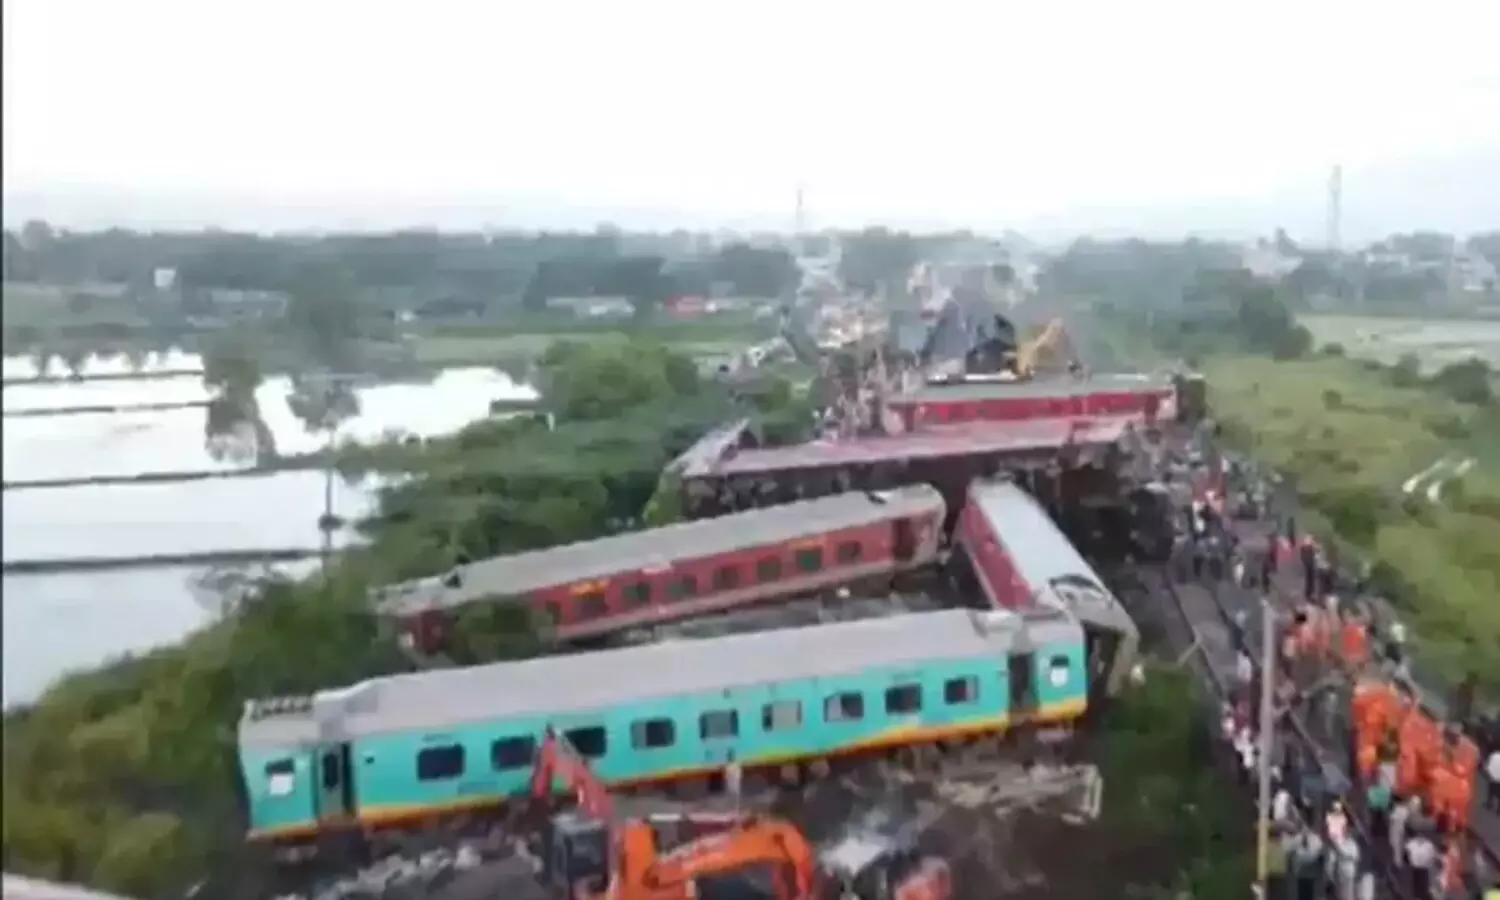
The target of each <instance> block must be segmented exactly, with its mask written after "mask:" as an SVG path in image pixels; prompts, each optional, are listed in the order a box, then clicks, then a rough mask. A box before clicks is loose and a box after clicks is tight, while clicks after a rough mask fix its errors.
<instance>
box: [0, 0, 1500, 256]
mask: <svg viewBox="0 0 1500 900" xmlns="http://www.w3.org/2000/svg"><path fill="white" fill-rule="evenodd" d="M3 10H4V19H5V30H4V33H3V39H4V56H3V61H4V82H3V88H4V118H5V123H4V124H5V128H4V132H3V141H4V157H5V158H4V163H5V165H4V186H5V214H6V221H7V222H11V221H16V220H20V219H25V218H30V217H34V216H35V217H42V218H47V219H48V220H49V221H56V222H59V223H60V224H63V225H66V226H68V227H101V226H108V225H121V226H133V227H171V226H176V227H204V226H210V225H213V226H219V227H226V228H235V229H244V230H262V231H263V230H309V229H320V230H336V229H346V228H359V229H377V228H391V227H402V226H405V227H417V226H424V225H427V226H436V227H440V228H446V229H473V228H480V227H484V226H486V225H491V226H494V227H504V228H516V227H531V228H560V227H572V228H586V227H590V226H592V225H593V224H595V223H596V222H599V221H612V222H615V223H617V224H619V225H621V226H622V227H630V228H658V229H659V228H670V227H676V226H682V227H689V228H705V227H716V226H719V225H724V226H727V227H742V228H744V227H752V228H774V229H776V230H787V229H790V227H791V226H792V222H793V208H794V197H795V194H796V190H797V188H798V187H799V186H802V187H804V188H805V193H806V200H807V214H808V223H809V224H810V225H811V226H812V227H821V226H829V225H835V226H849V225H859V224H865V223H871V222H881V223H886V224H891V225H894V226H898V227H917V228H923V229H928V228H947V227H970V228H973V229H975V230H980V231H998V230H1001V229H1006V228H1010V229H1014V230H1017V231H1020V232H1023V233H1027V234H1036V235H1038V236H1040V237H1043V238H1049V237H1054V236H1057V237H1060V236H1065V235H1069V234H1077V233H1081V232H1106V233H1114V232H1130V233H1139V234H1143V235H1170V234H1181V233H1185V232H1200V233H1203V232H1206V233H1232V234H1256V233H1264V232H1266V231H1268V230H1269V229H1271V228H1274V227H1278V226H1280V227H1285V228H1287V229H1288V231H1290V232H1291V233H1293V234H1294V235H1295V236H1297V237H1299V238H1301V239H1303V240H1320V239H1321V238H1322V235H1323V233H1324V230H1325V225H1324V223H1325V218H1326V214H1325V207H1326V191H1325V184H1326V180H1327V176H1328V172H1329V170H1330V167H1331V166H1332V165H1333V164H1334V163H1341V164H1343V165H1344V167H1345V171H1346V174H1345V200H1344V218H1343V233H1344V235H1345V237H1346V239H1348V240H1351V241H1355V240H1362V239H1368V238H1371V237H1376V236H1380V235H1383V234H1385V233H1388V232H1390V231H1393V230H1406V229H1410V228H1422V227H1433V228H1441V229H1443V230H1447V231H1458V232H1468V231H1473V230H1478V229H1482V228H1486V227H1500V116H1497V115H1495V114H1494V111H1495V110H1500V57H1497V56H1496V55H1495V54H1494V53H1493V48H1492V47H1490V46H1488V41H1490V40H1492V38H1491V36H1492V35H1493V34H1495V33H1500V7H1495V6H1492V5H1488V4H1483V3H1479V2H1477V0H1434V2H1432V3H1428V4H1425V5H1424V6H1423V8H1422V10H1421V13H1422V14H1421V15H1420V16H1414V15H1412V14H1411V12H1410V11H1408V10H1406V9H1404V8H1400V7H1393V8H1391V10H1390V11H1389V12H1382V11H1380V10H1379V9H1375V10H1372V9H1370V8H1369V7H1368V5H1357V4H1355V3H1353V2H1352V0H1327V2H1325V3H1322V4H1316V5H1313V6H1307V5H1299V4H1293V3H1291V2H1290V0H1264V2H1261V3H1258V4H1255V5H1253V6H1252V5H1242V4H1238V3H1224V4H1214V5H1204V4H1202V3H1201V2H1200V3H1192V2H1188V0H1141V2H1138V3H1134V4H1128V5H1124V6H1121V5H1118V4H1112V3H1106V2H1104V0H1072V2H1067V0H1059V2H1057V3H1053V4H1044V5H1041V6H1036V5H1030V6H1021V7H1016V8H1009V7H999V6H985V5H976V4H967V3H957V2H954V0H926V2H924V3H922V4H912V3H902V2H895V3H892V4H889V5H884V6H882V5H873V6H871V5H855V4H853V3H852V2H847V0H827V2H824V3H819V4H793V3H791V2H789V0H768V2H767V3H764V4H761V5H758V6H756V7H755V8H754V9H748V8H744V7H740V6H728V5H724V4H714V3H704V2H702V0H699V2H694V3H689V2H687V0H637V2H636V3H633V4H631V5H629V6H626V7H620V6H611V5H608V4H583V3H580V2H577V0H557V2H555V3H552V4H541V5H526V6H504V5H494V4H460V3H457V2H451V0H439V2H436V3H430V4H426V5H423V6H416V5H407V4H403V3H401V2H400V0H392V3H391V4H389V5H388V6H371V5H370V4H356V3H354V2H353V0H320V2H319V3H317V4H311V5H308V4H293V3H291V2H289V0H264V2H262V3H260V4H257V5H255V6H254V7H246V8H241V7H238V6H227V5H222V4H215V3H203V2H202V0H192V2H190V0H138V2H137V3H133V4H126V5H116V4H107V3H103V2H101V0H7V2H6V3H5V4H4V7H3Z"/></svg>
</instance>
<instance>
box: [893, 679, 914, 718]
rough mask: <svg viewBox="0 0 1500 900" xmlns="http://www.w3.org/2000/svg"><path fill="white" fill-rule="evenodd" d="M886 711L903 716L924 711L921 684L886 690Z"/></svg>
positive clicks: (898, 686) (904, 685)
mask: <svg viewBox="0 0 1500 900" xmlns="http://www.w3.org/2000/svg"><path fill="white" fill-rule="evenodd" d="M885 711H886V712H887V713H888V714H890V715H896V716H902V715H907V714H910V713H915V712H921V711H922V686H921V685H920V684H898V685H896V686H895V687H893V688H886V691H885Z"/></svg>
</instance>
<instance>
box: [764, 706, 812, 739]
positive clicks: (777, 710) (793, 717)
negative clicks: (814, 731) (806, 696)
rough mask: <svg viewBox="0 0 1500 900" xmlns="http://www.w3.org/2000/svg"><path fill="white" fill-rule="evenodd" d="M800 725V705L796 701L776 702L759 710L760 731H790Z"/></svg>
mask: <svg viewBox="0 0 1500 900" xmlns="http://www.w3.org/2000/svg"><path fill="white" fill-rule="evenodd" d="M801 724H802V704H801V703H800V702H799V701H797V700H777V701H775V702H774V703H767V704H766V705H765V706H763V707H762V708H761V711H760V729H761V731H767V732H769V731H790V730H791V729H793V728H796V727H798V726H800V725H801Z"/></svg>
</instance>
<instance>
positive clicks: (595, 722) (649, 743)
mask: <svg viewBox="0 0 1500 900" xmlns="http://www.w3.org/2000/svg"><path fill="white" fill-rule="evenodd" d="M1087 653H1088V651H1087V646H1086V637H1085V633H1084V628H1083V626H1082V625H1081V624H1080V622H1079V620H1078V618H1077V617H1076V616H1075V615H1074V614H1072V613H1071V612H1070V611H1069V610H1068V609H1066V608H1064V607H1062V606H1050V605H1037V606H1032V607H1028V608H1024V609H1016V610H994V611H984V612H975V611H972V610H946V611H941V612H932V613H920V614H911V615H904V616H893V617H886V618H875V619H864V620H859V621H853V622H842V623H836V624H828V625H819V626H812V627H806V628H793V629H781V630H773V631H761V632H755V633H750V634H739V635H732V636H728V637H721V638H713V639H703V640H675V641H665V642H661V643H656V644H648V645H643V646H636V647H627V648H621V649H615V650H606V651H599V652H593V653H580V654H571V655H561V656H550V657H539V658H534V659H528V660H524V661H519V662H507V663H497V664H493V665H487V666H477V667H473V668H466V669H439V670H433V671H429V672H422V673H417V674H410V675H397V676H390V677H385V678H377V679H373V680H370V681H365V682H362V683H360V684H356V685H353V686H350V687H347V688H341V689H337V690H330V691H323V692H320V693H318V694H315V695H310V696H302V697H293V698H280V699H273V700H266V701H256V702H251V703H248V704H247V705H246V708H245V711H244V715H243V717H242V718H241V720H240V723H239V734H238V741H239V763H240V776H241V778H242V779H243V785H244V795H245V797H246V802H247V805H248V819H249V837H250V838H251V839H252V840H258V841H267V842H272V843H275V844H281V843H291V844H297V843H300V842H303V841H306V840H308V839H309V838H315V837H318V836H320V835H322V834H326V833H330V832H340V831H344V832H347V831H348V830H349V829H354V830H356V831H360V832H365V833H368V832H372V831H377V830H380V829H384V828H401V827H404V826H410V825H413V824H417V823H421V822H423V821H426V820H430V819H433V818H434V817H442V816H445V815H452V814H463V813H470V814H480V813H483V812H484V811H487V810H494V809H495V808H497V807H499V806H501V805H503V804H504V803H506V802H507V801H510V800H513V799H518V798H522V797H524V796H525V795H526V793H527V791H528V787H529V781H530V778H531V775H532V768H533V766H534V764H535V763H536V760H537V753H538V748H539V747H540V745H541V743H542V739H543V735H544V733H545V732H546V730H547V729H548V728H549V727H551V728H555V729H556V730H557V731H559V732H560V733H562V734H564V735H565V736H566V737H567V739H568V741H569V743H570V744H571V745H572V747H573V748H574V749H575V750H576V751H577V752H579V753H580V754H581V755H583V756H584V757H586V758H587V759H588V761H589V766H590V768H591V769H592V770H593V771H594V772H595V773H596V774H597V775H598V776H599V777H600V778H601V779H602V780H603V781H604V782H605V783H606V784H608V785H610V786H614V787H628V786H640V785H651V784H660V783H665V782H682V781H690V780H694V779H704V780H712V779H714V778H716V777H718V776H719V775H720V774H721V773H722V772H723V770H724V767H725V766H726V765H728V764H729V763H731V762H735V763H737V764H739V765H740V766H741V767H743V768H744V769H746V770H749V771H753V770H757V769H769V770H772V771H773V772H774V773H776V774H777V775H779V776H780V777H782V778H792V779H794V778H797V777H800V774H801V772H802V771H803V770H802V768H801V767H803V766H806V765H808V764H811V763H814V762H818V761H826V760H828V759H830V758H835V757H845V756H850V755H855V754H859V753H865V752H883V751H891V750H895V749H898V748H901V747H906V746H910V745H913V744H925V743H927V742H931V741H938V740H942V741H956V740H967V739H979V738H984V737H987V736H996V735H1002V734H1005V733H1006V732H1008V731H1011V730H1014V729H1018V728H1043V727H1053V726H1057V725H1067V724H1068V723H1071V722H1072V721H1073V720H1075V719H1077V718H1078V717H1080V716H1082V715H1083V714H1084V713H1085V711H1086V710H1087V707H1088V703H1089V697H1090V695H1091V693H1092V692H1091V690H1090V685H1089V680H1090V674H1089V661H1088V656H1087Z"/></svg>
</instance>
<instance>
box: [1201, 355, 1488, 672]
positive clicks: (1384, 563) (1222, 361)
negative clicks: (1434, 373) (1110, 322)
mask: <svg viewBox="0 0 1500 900" xmlns="http://www.w3.org/2000/svg"><path fill="white" fill-rule="evenodd" d="M1204 369H1205V373H1206V375H1207V376H1208V378H1209V384H1210V386H1211V387H1210V391H1211V402H1212V403H1213V406H1214V409H1215V412H1216V414H1217V415H1218V416H1219V417H1220V419H1221V420H1222V421H1223V422H1224V423H1225V424H1226V426H1227V427H1228V431H1229V433H1230V435H1231V437H1232V438H1233V439H1235V440H1236V441H1237V442H1239V443H1241V444H1242V445H1243V447H1244V449H1246V450H1248V451H1250V452H1251V453H1252V454H1253V455H1254V456H1255V457H1256V458H1257V459H1259V460H1261V461H1263V462H1265V463H1267V464H1269V465H1271V466H1273V467H1274V468H1275V469H1276V470H1278V471H1280V472H1283V473H1286V474H1287V475H1288V476H1290V477H1291V478H1292V479H1293V480H1294V482H1295V485H1296V487H1297V489H1298V491H1299V493H1301V495H1302V496H1303V497H1304V498H1305V499H1306V500H1307V501H1308V503H1309V505H1310V506H1311V508H1312V509H1313V510H1314V511H1316V512H1317V513H1318V514H1320V515H1321V516H1322V517H1323V519H1324V521H1323V522H1321V523H1317V522H1312V523H1307V524H1309V525H1312V526H1314V527H1317V526H1318V525H1322V526H1323V527H1325V528H1332V529H1333V530H1334V532H1335V533H1336V534H1337V535H1338V536H1339V538H1340V539H1341V540H1342V541H1345V542H1347V543H1349V544H1351V545H1353V547H1354V548H1355V549H1357V550H1358V551H1360V552H1361V553H1362V554H1365V555H1367V557H1368V558H1371V559H1372V560H1374V561H1378V563H1380V564H1381V565H1380V567H1379V568H1380V571H1379V572H1378V573H1377V574H1378V575H1383V576H1384V581H1385V582H1386V585H1385V586H1388V587H1389V588H1391V589H1392V590H1391V593H1392V594H1393V597H1392V599H1393V600H1394V601H1396V603H1397V604H1398V606H1399V607H1400V608H1401V609H1402V614H1403V615H1404V616H1405V617H1406V618H1407V620H1408V621H1409V623H1410V625H1411V630H1412V631H1413V632H1414V633H1415V637H1416V640H1417V644H1418V658H1419V660H1420V661H1421V663H1422V664H1423V666H1424V667H1425V668H1430V669H1431V670H1433V672H1434V674H1436V675H1438V676H1439V677H1440V678H1441V679H1442V680H1444V681H1446V682H1447V683H1449V684H1452V683H1455V682H1456V681H1457V680H1458V679H1460V678H1462V677H1463V676H1464V675H1465V674H1467V673H1470V672H1473V673H1475V674H1477V675H1478V676H1479V680H1480V683H1481V686H1482V687H1484V688H1485V689H1486V691H1487V693H1491V694H1495V693H1500V604H1497V603H1496V602H1495V598H1496V596H1497V593H1500V415H1497V412H1496V410H1495V409H1494V408H1493V407H1482V406H1475V405H1471V404H1461V403H1458V402H1455V401H1453V400H1450V399H1448V398H1446V397H1445V396H1443V395H1442V394H1441V393H1439V392H1438V391H1437V390H1435V389H1433V388H1432V387H1430V386H1426V385H1418V386H1412V387H1399V386H1397V384H1395V383H1394V381H1393V379H1392V378H1391V377H1390V375H1389V374H1388V373H1387V372H1385V371H1381V370H1378V369H1377V368H1374V367H1372V366H1371V365H1370V364H1364V363H1359V362H1354V361H1351V360H1347V359H1341V358H1328V357H1324V358H1318V359H1308V360H1293V361H1275V360H1271V359H1268V358H1265V357H1256V356H1240V355H1236V356H1224V357H1218V358H1210V359H1208V360H1206V361H1205V363H1204ZM1448 454H1464V455H1471V456H1473V457H1475V458H1476V460H1477V461H1478V464H1477V465H1476V467H1475V468H1474V469H1473V470H1471V471H1470V472H1469V473H1468V475H1467V476H1466V477H1465V478H1464V479H1462V481H1461V482H1458V483H1455V484H1450V485H1448V486H1447V487H1446V488H1445V489H1444V492H1443V495H1442V500H1441V502H1439V503H1436V504H1433V503H1429V502H1427V501H1426V500H1425V499H1424V498H1420V497H1415V498H1413V497H1406V496H1405V495H1403V494H1402V493H1401V486H1402V484H1403V482H1405V481H1406V480H1407V479H1408V478H1410V477H1411V476H1412V475H1413V474H1415V473H1417V472H1418V471H1420V470H1422V469H1424V468H1426V467H1427V466H1429V465H1431V464H1432V463H1433V462H1434V461H1436V460H1438V459H1440V458H1442V457H1444V456H1445V455H1448Z"/></svg>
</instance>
